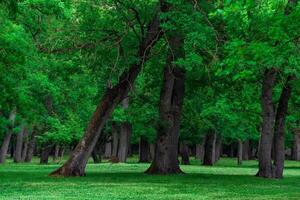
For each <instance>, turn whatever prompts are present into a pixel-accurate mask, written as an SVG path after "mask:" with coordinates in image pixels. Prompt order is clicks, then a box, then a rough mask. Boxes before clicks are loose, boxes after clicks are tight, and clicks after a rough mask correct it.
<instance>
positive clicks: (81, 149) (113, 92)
mask: <svg viewBox="0 0 300 200" xmlns="http://www.w3.org/2000/svg"><path fill="white" fill-rule="evenodd" d="M160 2H161V4H162V6H161V8H162V10H165V9H168V6H166V5H165V4H164V1H163V0H161V1H160ZM161 35H162V34H161V28H160V20H159V16H158V14H156V15H155V16H154V17H153V19H152V21H151V22H150V24H149V25H148V29H147V32H146V34H145V35H144V36H143V38H142V40H141V43H140V47H139V50H138V53H137V58H138V59H137V62H136V63H135V64H133V65H132V66H131V68H130V69H129V71H128V72H127V73H124V74H123V75H122V76H121V78H120V81H119V83H118V84H117V85H116V86H114V87H113V88H111V89H107V90H106V92H105V94H104V96H103V97H102V99H101V101H100V103H99V105H98V107H97V109H96V111H95V113H94V114H93V116H92V118H91V120H90V122H89V124H88V127H87V129H86V131H85V133H84V136H83V137H82V139H81V140H80V142H79V144H78V145H77V146H76V148H75V150H74V151H73V152H72V154H71V156H70V158H69V159H68V161H67V162H66V163H65V164H64V165H63V166H62V167H60V168H59V169H57V170H55V171H54V172H52V173H51V174H50V175H53V176H84V175H85V167H86V164H87V161H88V159H89V157H90V155H91V153H92V151H93V149H94V147H95V145H96V142H97V141H98V138H99V137H100V133H101V131H102V129H103V126H104V124H105V123H106V121H107V119H108V118H109V116H110V115H111V113H112V112H113V110H114V108H115V107H116V105H117V104H118V103H119V102H120V101H121V100H123V98H125V97H126V96H127V95H128V92H129V91H130V89H131V88H132V86H133V84H134V81H135V79H136V77H137V76H138V74H139V72H140V70H141V68H142V66H143V64H144V63H145V61H147V59H148V58H149V53H150V50H151V48H152V47H153V46H154V45H155V43H156V42H157V41H158V40H159V38H160V36H161Z"/></svg>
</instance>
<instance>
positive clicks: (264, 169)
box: [257, 69, 276, 178]
mask: <svg viewBox="0 0 300 200" xmlns="http://www.w3.org/2000/svg"><path fill="white" fill-rule="evenodd" d="M275 79H276V70H275V69H267V70H266V71H265V73H264V77H263V84H262V99H261V107H262V116H263V123H262V133H261V138H260V146H259V152H258V160H259V171H258V173H257V176H259V177H264V178H272V177H273V174H274V170H273V167H272V159H271V152H272V145H273V124H274V116H275V113H274V108H273V107H274V105H273V102H272V97H273V88H274V84H275Z"/></svg>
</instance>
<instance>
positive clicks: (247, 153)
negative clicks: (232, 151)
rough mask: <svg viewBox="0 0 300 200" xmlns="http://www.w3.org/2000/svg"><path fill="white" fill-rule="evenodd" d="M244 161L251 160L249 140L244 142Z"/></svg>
mask: <svg viewBox="0 0 300 200" xmlns="http://www.w3.org/2000/svg"><path fill="white" fill-rule="evenodd" d="M243 160H249V140H246V141H244V142H243Z"/></svg>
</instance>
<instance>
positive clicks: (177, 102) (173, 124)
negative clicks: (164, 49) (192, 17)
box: [146, 34, 185, 174]
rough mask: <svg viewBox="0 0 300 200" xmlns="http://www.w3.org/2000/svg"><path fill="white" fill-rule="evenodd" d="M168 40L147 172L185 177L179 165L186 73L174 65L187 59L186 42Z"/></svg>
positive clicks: (175, 38) (178, 38) (177, 38)
mask: <svg viewBox="0 0 300 200" xmlns="http://www.w3.org/2000/svg"><path fill="white" fill-rule="evenodd" d="M168 40H169V41H168V42H169V45H170V50H169V54H168V57H167V63H166V66H165V68H164V79H163V86H162V89H161V94H160V102H159V115H160V120H159V121H160V125H159V126H158V128H157V138H156V146H155V155H154V160H153V161H152V164H151V166H150V168H149V169H148V170H147V171H146V173H149V174H176V173H182V171H181V170H180V168H179V162H178V141H179V128H180V117H181V110H182V104H183V98H184V74H185V72H184V71H183V70H181V69H179V68H177V67H176V66H174V63H173V62H174V61H176V60H175V59H179V58H182V57H183V56H184V55H183V39H182V37H181V36H177V35H175V34H173V35H171V37H169V38H168Z"/></svg>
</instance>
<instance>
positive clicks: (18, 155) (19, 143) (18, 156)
mask: <svg viewBox="0 0 300 200" xmlns="http://www.w3.org/2000/svg"><path fill="white" fill-rule="evenodd" d="M24 132H25V127H24V125H22V127H21V131H20V132H19V133H18V134H17V138H16V150H15V152H14V162H15V163H20V162H22V150H23V138H24Z"/></svg>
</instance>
